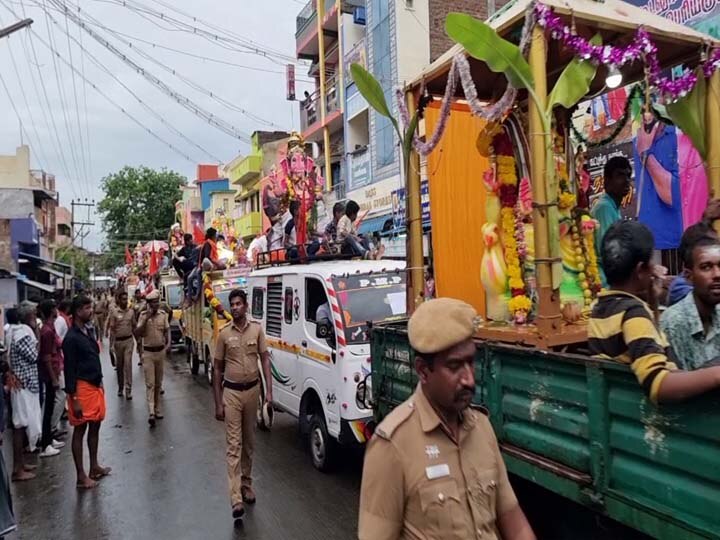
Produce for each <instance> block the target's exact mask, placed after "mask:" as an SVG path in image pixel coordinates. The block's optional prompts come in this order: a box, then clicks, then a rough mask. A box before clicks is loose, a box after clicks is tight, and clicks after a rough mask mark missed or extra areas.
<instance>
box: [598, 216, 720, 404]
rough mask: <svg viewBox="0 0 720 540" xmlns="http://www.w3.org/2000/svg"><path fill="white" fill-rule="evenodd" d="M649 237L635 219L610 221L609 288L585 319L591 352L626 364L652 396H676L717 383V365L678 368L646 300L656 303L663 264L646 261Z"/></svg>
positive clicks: (605, 253) (606, 241)
mask: <svg viewBox="0 0 720 540" xmlns="http://www.w3.org/2000/svg"><path fill="white" fill-rule="evenodd" d="M653 245H654V239H653V235H652V232H650V229H648V228H647V226H645V225H643V224H642V223H639V222H636V221H621V222H618V223H615V224H614V225H612V226H611V227H610V229H609V230H608V231H607V233H606V234H605V237H604V238H603V243H602V248H601V254H602V260H603V264H604V266H605V276H606V278H607V281H608V284H609V286H610V290H608V291H604V292H601V293H600V294H599V295H598V301H597V304H596V305H595V307H594V308H593V311H592V314H591V316H590V321H589V323H588V341H589V345H590V350H591V351H592V353H593V354H594V355H597V356H599V357H601V358H607V359H611V360H615V361H618V362H622V363H624V364H629V365H630V368H631V369H632V371H633V372H634V373H635V376H636V377H637V379H638V382H640V384H641V385H642V387H643V389H644V390H645V392H646V393H647V394H648V395H649V397H650V399H651V401H653V402H654V403H657V402H663V403H664V402H669V401H681V400H685V399H688V398H691V397H693V396H697V395H699V394H703V393H705V392H708V391H710V390H713V389H715V388H718V387H720V366H717V367H709V368H706V369H699V370H697V371H677V367H676V366H675V364H674V363H673V362H672V361H671V360H670V359H669V355H672V351H671V349H670V347H669V345H668V341H667V338H666V337H665V334H663V333H662V332H661V331H660V330H659V329H658V327H657V324H656V321H655V315H654V313H653V310H652V309H651V307H650V306H657V297H658V294H659V289H660V285H661V283H662V280H663V274H664V272H663V271H664V270H665V269H664V268H663V267H661V266H658V265H656V264H654V263H653V262H652V261H651V257H652V252H653Z"/></svg>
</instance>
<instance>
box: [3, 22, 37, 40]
mask: <svg viewBox="0 0 720 540" xmlns="http://www.w3.org/2000/svg"><path fill="white" fill-rule="evenodd" d="M32 23H33V20H32V19H23V20H22V21H18V22H16V23H15V24H11V25H10V26H8V27H6V28H0V38H4V37H7V36H9V35H10V34H12V33H13V32H17V31H18V30H22V29H23V28H25V27H26V26H30V25H31V24H32Z"/></svg>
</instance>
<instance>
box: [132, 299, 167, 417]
mask: <svg viewBox="0 0 720 540" xmlns="http://www.w3.org/2000/svg"><path fill="white" fill-rule="evenodd" d="M147 305H148V308H147V310H145V311H143V312H142V313H140V318H139V320H138V324H137V335H138V337H140V338H142V340H143V361H142V362H143V370H144V371H145V389H146V390H147V402H148V410H149V413H150V415H149V417H148V423H149V424H150V427H155V420H156V419H157V420H162V418H163V415H162V412H161V408H160V389H161V388H162V379H163V368H164V367H165V358H166V357H167V353H168V352H169V351H170V324H169V323H168V317H167V313H165V312H164V311H161V310H160V293H159V292H158V291H157V290H155V291H152V292H151V293H150V294H148V295H147Z"/></svg>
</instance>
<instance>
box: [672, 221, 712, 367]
mask: <svg viewBox="0 0 720 540" xmlns="http://www.w3.org/2000/svg"><path fill="white" fill-rule="evenodd" d="M678 251H680V252H681V253H682V260H683V263H684V264H685V273H686V277H687V280H688V282H689V284H690V287H691V289H690V293H689V294H687V295H686V296H685V298H683V299H682V300H680V301H679V302H677V303H676V304H674V305H673V306H671V307H669V308H668V309H667V310H666V311H665V313H663V315H662V318H661V319H660V327H661V328H662V330H663V331H664V332H665V333H666V334H667V336H668V339H670V345H671V346H672V348H673V350H674V351H675V354H676V356H677V360H678V365H679V366H680V367H681V368H682V369H688V370H692V369H698V368H701V367H703V366H706V365H708V364H709V363H711V362H713V361H715V360H717V359H718V358H720V240H719V239H718V237H717V234H715V231H714V230H713V229H712V227H710V225H708V224H707V223H703V222H700V223H696V224H695V225H692V226H690V227H688V228H687V230H686V231H685V232H684V233H683V236H682V240H681V241H680V249H679V250H678Z"/></svg>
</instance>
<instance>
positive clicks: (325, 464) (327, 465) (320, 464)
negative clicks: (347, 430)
mask: <svg viewBox="0 0 720 540" xmlns="http://www.w3.org/2000/svg"><path fill="white" fill-rule="evenodd" d="M309 441H310V455H311V456H312V461H313V466H314V467H315V468H316V469H317V470H318V471H321V472H330V471H332V470H333V469H334V468H335V465H336V462H337V454H338V449H337V443H336V442H335V440H333V438H332V437H330V434H329V433H328V430H327V426H326V425H325V418H323V415H322V414H317V413H315V414H314V415H313V416H312V418H311V419H310V437H309Z"/></svg>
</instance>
